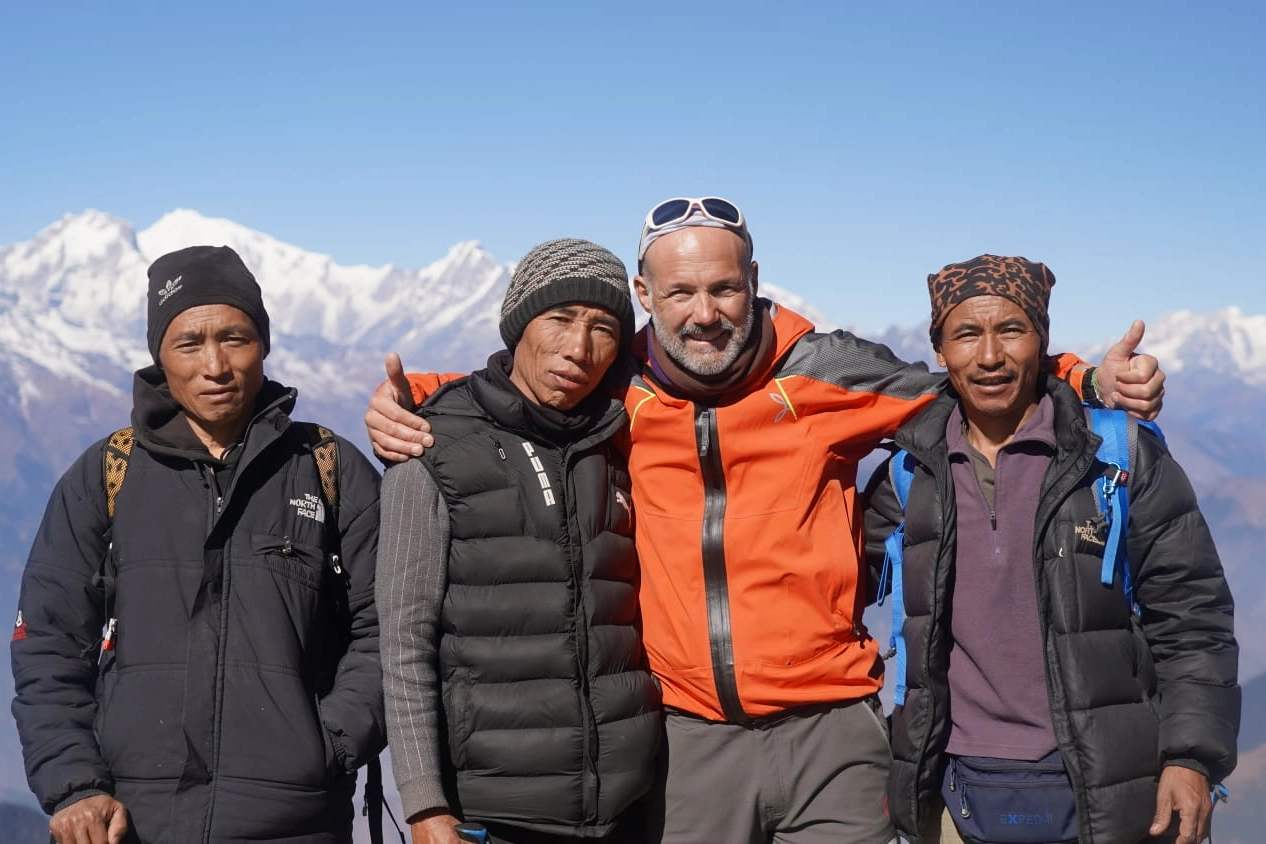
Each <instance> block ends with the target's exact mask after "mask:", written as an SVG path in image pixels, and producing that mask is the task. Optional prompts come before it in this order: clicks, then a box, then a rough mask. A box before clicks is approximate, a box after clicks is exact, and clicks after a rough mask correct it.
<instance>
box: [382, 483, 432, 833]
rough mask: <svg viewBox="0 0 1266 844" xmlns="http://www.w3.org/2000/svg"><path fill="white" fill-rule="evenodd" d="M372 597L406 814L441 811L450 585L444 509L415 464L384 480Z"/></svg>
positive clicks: (390, 743) (398, 783)
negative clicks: (443, 650)
mask: <svg viewBox="0 0 1266 844" xmlns="http://www.w3.org/2000/svg"><path fill="white" fill-rule="evenodd" d="M380 506H381V510H382V520H381V530H380V533H379V538H378V570H377V583H376V593H375V597H376V599H377V602H378V620H379V625H380V633H379V635H380V642H379V647H380V649H381V652H382V679H383V692H384V695H385V697H386V704H387V741H388V746H389V747H390V748H391V766H392V771H393V773H394V774H395V778H396V787H397V788H398V789H399V790H400V800H401V804H402V806H403V808H404V816H405V817H406V818H411V817H413V816H414V815H416V814H418V813H419V812H424V811H427V810H429V809H437V808H446V807H447V805H448V801H447V800H446V799H445V797H444V789H443V786H442V784H441V782H442V780H441V777H440V747H441V742H443V741H446V737H445V736H442V735H440V717H439V711H440V707H441V705H442V699H441V697H440V680H439V671H438V665H437V661H438V653H439V638H440V632H439V620H440V609H441V607H442V605H443V602H444V590H445V587H446V585H447V580H448V546H449V522H448V506H447V505H446V504H445V503H444V496H443V495H441V494H440V490H439V488H438V487H437V486H436V484H435V481H434V479H433V478H432V477H431V474H430V473H429V472H428V471H427V470H426V468H425V467H424V466H423V465H422V462H421V461H420V460H409V461H406V462H404V463H400V464H398V465H396V466H392V467H391V468H389V469H388V470H387V473H386V474H385V475H384V476H383V483H382V498H381V505H380Z"/></svg>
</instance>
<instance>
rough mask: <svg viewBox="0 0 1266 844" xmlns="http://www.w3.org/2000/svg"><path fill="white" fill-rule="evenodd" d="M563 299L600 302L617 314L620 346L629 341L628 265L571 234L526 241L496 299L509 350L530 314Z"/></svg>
mask: <svg viewBox="0 0 1266 844" xmlns="http://www.w3.org/2000/svg"><path fill="white" fill-rule="evenodd" d="M568 302H585V303H587V304H590V305H595V306H597V307H601V308H606V309H607V310H609V311H610V312H611V313H613V314H615V316H616V319H618V320H620V347H621V348H623V349H627V348H629V346H630V345H631V344H632V342H633V334H634V332H635V328H634V325H633V297H632V296H631V295H630V294H629V271H628V270H627V269H625V267H624V262H623V261H621V260H620V259H619V258H617V257H616V256H615V255H614V254H612V253H611V251H610V250H608V249H604V248H603V247H601V246H599V245H598V244H596V243H590V242H589V241H587V240H578V239H577V238H574V237H566V238H560V239H559V240H547V241H545V242H544V243H542V244H539V245H537V246H534V247H532V250H531V251H530V252H528V253H527V254H526V255H524V256H523V260H522V261H520V262H519V265H518V266H517V267H515V268H514V275H513V276H512V277H511V278H510V286H509V287H508V288H506V298H505V301H503V302H502V303H501V339H502V340H504V341H505V343H506V348H507V349H509V350H510V351H514V347H515V346H517V345H518V344H519V338H521V337H522V336H523V329H525V328H527V324H528V323H529V322H531V321H532V320H533V319H535V318H536V317H538V316H540V315H541V314H543V313H545V312H546V311H548V310H551V309H552V308H556V307H558V306H559V305H565V304H567V303H568Z"/></svg>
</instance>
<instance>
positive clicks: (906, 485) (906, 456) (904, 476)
mask: <svg viewBox="0 0 1266 844" xmlns="http://www.w3.org/2000/svg"><path fill="white" fill-rule="evenodd" d="M917 463H918V461H917V460H915V459H914V455H913V454H911V453H910V452H908V451H906V450H905V449H904V448H903V449H901V450H900V451H898V452H897V453H896V454H894V455H893V456H892V462H891V463H889V464H888V477H890V478H892V491H893V492H895V493H896V494H897V503H898V504H900V505H901V512H902V513H904V512H905V511H906V501H907V500H908V499H909V498H910V484H911V482H913V481H914V467H915V465H916V464H917Z"/></svg>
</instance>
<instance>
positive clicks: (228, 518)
mask: <svg viewBox="0 0 1266 844" xmlns="http://www.w3.org/2000/svg"><path fill="white" fill-rule="evenodd" d="M148 315H149V321H148V326H147V339H148V343H149V348H150V352H151V353H152V355H153V357H154V365H153V366H148V367H145V368H143V369H141V370H140V371H138V372H137V373H136V376H135V380H134V387H133V402H134V403H133V408H132V427H130V428H126V429H122V430H121V431H118V432H115V434H113V435H112V436H110V437H109V438H107V439H104V440H102V441H100V442H98V443H96V444H95V445H93V446H92V447H91V448H89V449H88V450H87V451H86V452H85V453H84V454H83V455H82V456H81V457H80V458H79V460H78V461H77V462H76V463H75V464H74V466H72V467H71V469H70V470H69V471H68V472H67V473H66V475H65V476H64V477H63V478H62V479H61V481H60V482H59V484H58V486H57V488H56V489H55V490H54V492H53V496H52V498H51V500H50V502H49V505H48V509H47V511H46V513H45V516H44V521H43V523H42V524H41V526H40V530H39V533H38V534H37V536H36V539H35V542H34V546H33V548H32V550H31V555H30V558H29V559H28V562H27V565H26V570H25V572H24V573H23V577H22V594H21V598H20V613H19V621H18V625H17V627H16V630H15V634H14V641H13V644H12V647H11V653H12V660H13V672H14V685H15V691H16V699H15V700H14V704H13V712H14V715H15V717H16V719H17V724H18V731H19V734H20V735H21V738H22V746H23V755H24V758H25V762H26V773H27V779H28V781H29V783H30V785H31V788H32V790H33V791H34V792H35V794H36V796H37V797H38V798H39V800H40V802H41V804H42V805H43V807H44V809H45V811H47V812H48V813H49V814H50V815H52V820H51V822H50V825H49V826H50V830H51V832H52V833H53V837H54V839H55V840H56V841H57V842H59V844H89V842H91V844H98V842H103V841H108V842H111V844H117V842H120V841H132V842H136V841H139V842H153V844H157V842H177V841H180V842H184V841H203V842H230V841H258V842H267V841H274V842H281V841H285V842H287V844H295V843H296V842H314V844H315V842H321V843H322V844H350V842H351V840H352V834H351V826H352V818H353V815H354V812H353V807H352V802H351V798H352V794H353V791H354V790H355V785H356V773H355V772H356V770H357V768H359V767H360V766H361V765H362V764H364V763H365V762H367V761H368V760H371V759H374V758H376V756H377V754H378V752H379V751H380V750H381V749H382V747H383V744H384V739H385V727H384V723H383V705H382V685H381V676H380V670H379V666H378V620H377V614H376V611H375V609H374V603H373V593H374V557H375V553H376V550H377V538H378V476H377V473H376V472H375V471H374V469H373V468H372V467H371V466H370V465H369V463H368V461H366V460H365V459H364V457H363V456H361V454H360V453H359V451H357V449H355V448H354V447H350V445H349V444H348V443H347V442H346V441H344V440H342V439H341V438H338V437H336V436H335V435H334V434H332V433H330V432H329V431H328V430H326V429H324V428H321V427H319V426H316V425H313V424H310V423H303V422H295V421H292V420H291V418H290V412H291V410H292V409H293V407H294V404H295V399H296V392H295V390H293V389H289V388H287V387H284V386H282V385H281V384H278V383H276V382H275V381H270V380H268V379H267V378H266V377H265V376H264V358H265V357H266V355H267V354H268V349H269V326H268V312H267V310H266V309H265V308H264V303H263V299H262V297H261V295H260V289H259V285H258V284H257V283H256V282H255V278H254V276H253V275H252V274H251V272H250V270H248V269H247V268H246V266H245V265H244V264H243V263H242V260H241V258H240V257H239V256H238V255H237V253H236V252H234V251H233V250H232V249H230V248H228V247H226V246H219V247H212V246H193V247H189V248H187V249H181V250H178V251H176V252H172V253H169V254H167V255H164V256H162V257H161V258H159V259H158V260H156V261H155V262H154V263H153V265H152V266H151V267H150V269H149V308H148ZM125 481H126V482H125Z"/></svg>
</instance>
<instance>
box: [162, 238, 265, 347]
mask: <svg viewBox="0 0 1266 844" xmlns="http://www.w3.org/2000/svg"><path fill="white" fill-rule="evenodd" d="M198 305H232V306H233V307H235V308H237V309H238V310H240V311H242V313H244V314H246V315H247V316H248V317H250V318H251V322H253V323H255V330H256V331H258V332H259V339H260V341H261V342H263V344H264V354H268V348H269V339H268V311H266V310H264V299H263V297H262V296H261V295H260V292H259V284H257V283H256V282H255V276H253V275H251V271H250V270H248V269H246V265H245V264H244V263H242V259H241V258H240V257H238V254H237V253H236V252H234V251H233V250H232V249H230V248H229V247H227V246H190V247H188V248H185V249H177V250H176V251H175V252H168V253H167V254H166V255H163V256H162V257H161V258H159V259H158V260H156V261H155V262H154V263H152V264H150V266H149V313H148V321H147V325H146V330H145V339H146V340H148V341H149V353H150V354H151V355H153V357H154V363H158V349H159V347H160V346H161V345H162V343H163V335H164V334H166V333H167V326H169V325H171V321H172V320H173V319H175V318H176V317H177V316H179V315H180V313H181V312H183V311H187V310H189V309H190V308H196V307H197V306H198Z"/></svg>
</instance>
